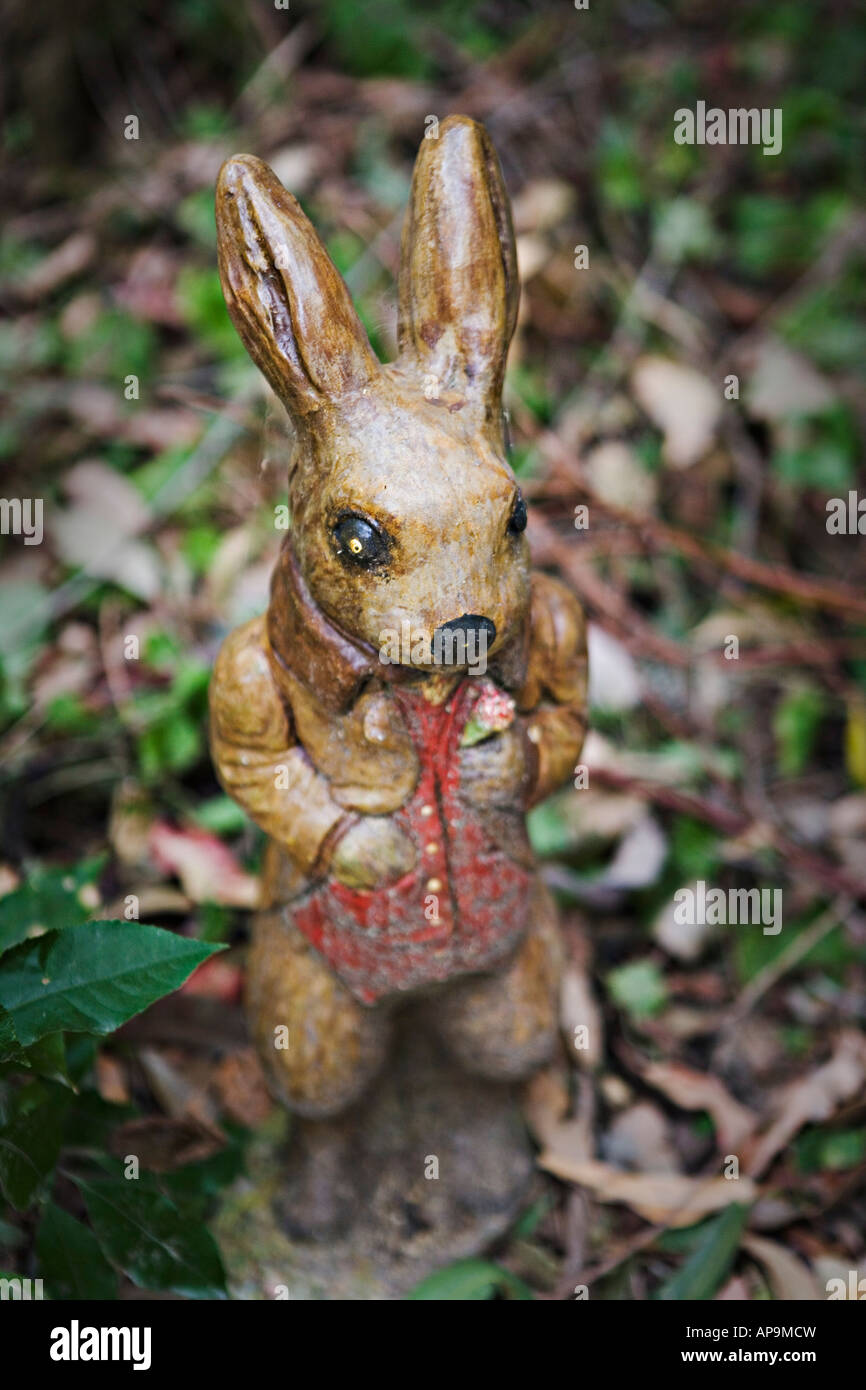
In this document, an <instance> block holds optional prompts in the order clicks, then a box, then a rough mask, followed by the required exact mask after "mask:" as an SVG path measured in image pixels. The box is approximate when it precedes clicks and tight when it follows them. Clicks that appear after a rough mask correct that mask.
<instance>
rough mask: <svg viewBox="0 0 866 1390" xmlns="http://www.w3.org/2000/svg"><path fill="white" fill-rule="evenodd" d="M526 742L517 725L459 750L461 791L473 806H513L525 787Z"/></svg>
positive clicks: (526, 765)
mask: <svg viewBox="0 0 866 1390" xmlns="http://www.w3.org/2000/svg"><path fill="white" fill-rule="evenodd" d="M528 776H529V760H528V756H527V749H526V738H525V735H524V733H523V730H522V728H521V727H520V725H519V724H518V725H515V724H512V726H511V727H510V728H508V729H505V730H504V731H503V732H502V733H501V734H494V735H493V736H492V738H487V739H485V740H484V741H483V742H482V743H474V744H472V745H471V746H470V747H469V748H462V749H461V750H460V791H461V793H462V795H463V796H464V797H465V799H466V800H467V801H471V802H472V804H473V805H475V806H513V805H514V803H515V801H518V802H519V801H520V800H521V798H522V796H523V794H524V792H525V790H526V786H527V783H528Z"/></svg>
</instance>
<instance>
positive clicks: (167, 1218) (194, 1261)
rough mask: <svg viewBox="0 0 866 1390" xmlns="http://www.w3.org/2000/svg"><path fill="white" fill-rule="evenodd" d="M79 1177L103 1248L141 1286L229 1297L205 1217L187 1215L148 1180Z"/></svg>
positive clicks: (206, 1295)
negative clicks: (198, 1217)
mask: <svg viewBox="0 0 866 1390" xmlns="http://www.w3.org/2000/svg"><path fill="white" fill-rule="evenodd" d="M74 1181H75V1183H76V1185H77V1186H78V1188H79V1189H80V1191H81V1193H82V1195H83V1197H84V1200H85V1202H86V1203H87V1212H88V1215H89V1217H90V1220H91V1222H92V1224H93V1229H94V1231H95V1233H96V1237H97V1240H98V1241H99V1244H100V1245H101V1247H102V1249H103V1251H104V1252H105V1254H106V1255H107V1256H108V1258H109V1259H110V1260H111V1261H112V1262H113V1263H114V1264H116V1265H118V1266H119V1267H120V1268H121V1269H122V1270H123V1272H124V1274H125V1275H126V1276H127V1278H129V1279H131V1280H132V1282H133V1283H134V1284H136V1285H137V1286H138V1288H140V1289H153V1290H158V1291H170V1292H172V1293H178V1294H183V1295H185V1296H186V1297H187V1298H224V1297H226V1296H227V1295H226V1288H225V1274H224V1272H223V1267H222V1261H221V1259H220V1254H219V1250H218V1249H217V1246H216V1243H215V1242H214V1240H213V1237H212V1236H211V1234H210V1232H209V1231H208V1230H207V1228H206V1227H205V1226H204V1225H203V1224H202V1223H201V1221H199V1220H189V1219H187V1218H185V1217H183V1216H182V1215H181V1214H180V1212H179V1211H178V1209H177V1207H176V1206H175V1205H174V1203H173V1202H170V1201H169V1199H168V1198H167V1197H165V1196H163V1194H162V1193H161V1192H159V1191H158V1190H157V1189H156V1188H155V1187H149V1186H146V1185H145V1181H144V1180H143V1179H129V1180H125V1179H118V1178H97V1179H95V1180H93V1181H90V1182H88V1181H85V1180H84V1179H83V1178H75V1180H74Z"/></svg>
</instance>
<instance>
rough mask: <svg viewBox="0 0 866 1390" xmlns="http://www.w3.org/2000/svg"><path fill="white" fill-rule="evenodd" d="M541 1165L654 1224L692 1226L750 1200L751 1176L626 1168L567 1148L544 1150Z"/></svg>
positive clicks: (751, 1192) (602, 1200) (605, 1200)
mask: <svg viewBox="0 0 866 1390" xmlns="http://www.w3.org/2000/svg"><path fill="white" fill-rule="evenodd" d="M538 1162H539V1166H540V1167H541V1168H544V1169H545V1170H546V1171H547V1172H548V1173H553V1174H554V1176H555V1177H558V1178H563V1179H564V1180H565V1181H566V1182H574V1183H577V1184H578V1185H579V1186H580V1187H585V1188H587V1189H588V1190H589V1191H590V1192H591V1193H592V1194H593V1196H594V1197H595V1198H596V1200H597V1201H599V1202H618V1203H622V1204H623V1205H624V1206H627V1207H631V1208H632V1210H633V1211H636V1212H637V1213H638V1215H639V1216H642V1217H643V1218H644V1220H645V1221H651V1222H653V1223H654V1224H656V1225H668V1226H691V1225H693V1223H694V1222H695V1221H700V1219H701V1217H703V1216H707V1215H709V1213H710V1212H713V1211H718V1210H719V1209H720V1208H721V1207H726V1206H727V1205H728V1203H729V1202H751V1201H753V1200H754V1197H755V1195H756V1188H755V1184H754V1183H753V1182H752V1181H751V1179H750V1178H738V1179H737V1180H736V1181H732V1180H730V1179H728V1178H690V1177H685V1176H682V1175H681V1174H678V1173H624V1172H623V1171H622V1170H621V1169H619V1168H613V1167H611V1165H610V1164H608V1163H598V1162H594V1161H589V1162H579V1161H575V1160H574V1159H573V1158H572V1157H571V1156H570V1155H569V1154H568V1153H567V1152H563V1151H562V1150H556V1149H553V1148H551V1149H548V1150H546V1151H545V1152H544V1153H543V1154H542V1155H541V1156H540V1158H539V1160H538Z"/></svg>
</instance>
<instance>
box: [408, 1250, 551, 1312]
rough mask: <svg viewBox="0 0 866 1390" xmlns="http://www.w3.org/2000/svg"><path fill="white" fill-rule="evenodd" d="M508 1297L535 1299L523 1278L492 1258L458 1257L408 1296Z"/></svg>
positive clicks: (452, 1299) (448, 1297)
mask: <svg viewBox="0 0 866 1390" xmlns="http://www.w3.org/2000/svg"><path fill="white" fill-rule="evenodd" d="M497 1293H498V1294H501V1295H503V1296H504V1297H505V1298H519V1299H528V1298H532V1297H533V1294H532V1290H531V1289H530V1288H529V1286H528V1285H527V1284H524V1282H523V1280H522V1279H518V1278H517V1276H516V1275H515V1274H511V1273H510V1271H509V1270H507V1269H502V1268H500V1266H499V1265H496V1264H492V1263H491V1262H490V1261H489V1260H458V1262H457V1263H456V1264H453V1265H449V1266H448V1268H447V1269H439V1270H437V1271H436V1273H435V1274H430V1275H428V1277H427V1278H426V1279H422V1280H421V1283H420V1284H416V1285H415V1287H414V1289H412V1290H411V1292H410V1293H408V1294H407V1295H406V1297H407V1298H410V1299H431V1298H436V1299H448V1300H451V1301H452V1302H453V1301H461V1302H462V1301H467V1300H474V1301H480V1300H482V1299H490V1298H493V1296H494V1295H495V1294H497Z"/></svg>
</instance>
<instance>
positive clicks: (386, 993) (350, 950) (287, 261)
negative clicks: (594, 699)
mask: <svg viewBox="0 0 866 1390" xmlns="http://www.w3.org/2000/svg"><path fill="white" fill-rule="evenodd" d="M216 210H217V228H218V245H219V268H220V275H221V279H222V285H223V292H224V295H225V300H226V304H227V306H228V309H229V313H230V315H231V317H232V320H233V322H234V324H235V327H236V328H237V331H238V333H239V334H240V337H241V338H242V340H243V342H244V344H245V346H246V348H247V350H248V352H249V354H250V356H251V357H252V359H253V361H254V362H255V364H256V365H257V366H258V367H259V369H260V370H261V372H262V373H263V375H264V376H265V378H266V379H267V381H268V382H269V384H270V386H271V387H272V389H273V391H274V392H275V393H276V395H277V397H278V398H279V399H280V401H281V402H282V403H283V404H284V405H285V407H286V410H287V412H288V415H289V417H290V420H291V423H292V425H293V427H294V446H293V453H292V456H291V461H290V465H289V506H290V513H291V531H290V532H289V533H288V534H287V538H286V540H285V543H284V545H283V548H282V551H281V555H280V558H279V561H278V564H277V567H276V569H275V572H274V575H273V581H272V587H271V597H270V604H269V607H268V611H267V613H266V614H265V616H264V617H261V618H257V619H255V620H253V621H251V622H248V623H246V624H245V625H244V626H242V627H240V628H238V629H237V630H235V631H234V632H232V633H231V634H230V636H229V637H228V638H227V640H226V641H225V643H224V645H223V646H222V649H221V650H220V653H219V656H218V659H217V662H216V667H215V671H214V678H213V681H212V686H211V743H212V749H213V757H214V762H215V764H216V767H217V770H218V774H219V777H220V780H221V782H222V784H223V786H224V788H225V789H226V791H227V792H228V793H229V794H230V795H231V796H232V797H233V798H234V799H235V800H236V801H237V802H238V803H239V804H240V805H241V806H242V807H243V808H244V809H245V810H246V811H247V813H248V814H249V815H250V816H251V818H252V819H253V820H254V821H255V822H256V823H257V824H258V825H259V826H261V827H262V829H263V830H264V831H265V832H266V834H267V836H268V847H267V851H266V857H265V867H264V874H263V880H264V900H263V903H262V907H261V910H260V911H259V913H258V914H257V916H256V919H255V923H254V934H253V942H252V946H251V950H250V954H249V958H248V981H247V1005H248V1014H249V1018H250V1023H251V1028H252V1031H253V1034H254V1036H255V1039H256V1042H257V1046H258V1048H259V1051H260V1054H261V1058H262V1061H263V1064H264V1068H265V1071H266V1074H267V1077H268V1081H269V1084H270V1086H271V1088H272V1090H273V1092H274V1094H275V1095H276V1097H278V1099H279V1100H280V1101H282V1102H283V1103H284V1105H285V1106H286V1107H288V1109H289V1110H290V1111H291V1112H293V1115H294V1116H295V1117H297V1118H296V1119H295V1120H294V1121H293V1127H294V1129H295V1131H296V1135H295V1138H294V1139H293V1143H295V1147H296V1150H297V1151H298V1152H300V1153H301V1154H302V1155H304V1157H303V1159H302V1160H298V1162H299V1163H300V1167H298V1169H297V1171H296V1172H295V1175H294V1179H293V1181H294V1189H293V1191H294V1198H293V1201H291V1202H287V1204H286V1206H285V1208H284V1210H283V1216H284V1218H285V1221H286V1222H287V1223H288V1225H289V1228H290V1229H291V1230H292V1232H293V1233H294V1234H295V1235H296V1236H297V1237H299V1238H301V1239H307V1240H310V1239H312V1238H316V1237H318V1238H320V1239H321V1238H324V1237H326V1236H327V1237H329V1238H330V1239H335V1238H337V1237H338V1236H339V1234H340V1232H341V1231H345V1229H346V1223H347V1222H350V1221H351V1219H352V1218H353V1216H354V1218H355V1219H360V1214H361V1209H362V1208H364V1207H365V1206H366V1205H367V1204H369V1203H370V1202H373V1204H374V1205H375V1200H374V1197H373V1196H371V1192H372V1191H373V1189H375V1188H376V1185H377V1180H378V1179H377V1175H376V1174H375V1173H374V1174H373V1176H372V1177H369V1178H368V1187H367V1189H366V1196H365V1195H364V1192H363V1191H359V1188H358V1182H359V1180H360V1178H361V1177H362V1174H361V1170H362V1169H363V1167H364V1164H363V1162H362V1161H361V1159H360V1157H359V1152H360V1150H359V1147H358V1146H359V1145H363V1144H364V1143H367V1145H368V1150H369V1142H370V1140H369V1126H365V1124H364V1118H363V1117H364V1113H365V1106H366V1105H369V1104H370V1103H371V1101H370V1096H371V1095H372V1094H373V1093H375V1091H376V1087H377V1085H379V1084H380V1082H381V1080H382V1078H384V1077H386V1076H387V1074H388V1072H389V1069H393V1068H394V1067H395V1066H396V1067H399V1066H401V1065H402V1066H404V1067H405V1065H406V1064H407V1062H406V1058H407V1054H408V1053H411V1052H412V1051H413V1049H414V1048H416V1047H417V1046H420V1044H419V1041H418V1040H419V1039H420V1037H421V1035H422V1034H423V1036H424V1038H425V1039H426V1041H425V1043H424V1048H426V1051H424V1057H423V1060H422V1062H420V1063H418V1066H419V1067H420V1071H418V1070H417V1068H416V1073H415V1076H414V1079H411V1078H409V1079H407V1077H406V1076H405V1075H404V1079H403V1082H402V1083H401V1084H402V1092H401V1096H402V1098H401V1099H400V1104H401V1105H404V1106H405V1105H406V1104H408V1105H413V1104H414V1105H416V1107H418V1106H420V1107H421V1108H422V1109H423V1107H424V1106H425V1105H426V1106H427V1111H426V1112H425V1113H426V1118H425V1119H424V1121H423V1123H425V1124H428V1125H429V1126H432V1127H433V1128H435V1122H436V1114H438V1115H439V1118H440V1119H442V1117H443V1115H445V1112H446V1111H447V1108H448V1101H447V1096H448V1087H449V1086H451V1087H453V1088H458V1089H459V1088H460V1087H461V1086H464V1088H465V1086H468V1087H469V1088H470V1089H469V1091H466V1090H465V1089H464V1091H463V1102H462V1109H461V1111H460V1114H459V1116H456V1117H455V1116H453V1115H452V1116H451V1117H450V1119H449V1118H447V1117H446V1118H445V1120H444V1121H443V1126H444V1127H443V1128H441V1131H440V1132H439V1133H438V1137H437V1136H436V1135H434V1134H433V1133H432V1130H431V1131H430V1132H429V1133H428V1131H427V1130H424V1129H423V1127H422V1130H421V1134H420V1138H419V1139H418V1144H419V1146H420V1147H419V1148H417V1149H416V1151H415V1153H413V1154H412V1155H411V1156H409V1157H407V1159H406V1161H407V1162H411V1164H413V1165H414V1168H413V1171H412V1173H411V1174H407V1175H406V1177H405V1182H404V1183H403V1184H402V1188H401V1184H400V1183H399V1182H398V1183H396V1184H395V1189H396V1190H397V1199H399V1200H403V1202H404V1206H405V1208H406V1210H408V1211H409V1212H410V1215H411V1212H412V1211H414V1213H415V1216H414V1222H415V1227H416V1228H417V1227H423V1228H424V1229H428V1230H429V1228H430V1227H432V1226H435V1224H436V1220H437V1217H436V1215H435V1211H434V1213H433V1216H432V1217H431V1216H430V1215H429V1213H428V1215H427V1216H425V1215H424V1211H423V1208H424V1202H425V1200H426V1196H425V1193H424V1191H423V1190H422V1191H421V1192H420V1196H419V1195H418V1192H417V1190H416V1189H418V1183H417V1179H421V1187H422V1188H423V1179H424V1177H425V1176H427V1177H428V1178H429V1176H430V1173H429V1171H426V1170H425V1164H426V1165H427V1169H429V1168H430V1163H429V1162H428V1160H429V1159H430V1158H431V1155H433V1156H437V1155H439V1153H440V1149H443V1150H447V1151H448V1152H449V1153H450V1154H451V1157H452V1158H453V1163H451V1164H450V1167H449V1164H448V1163H443V1165H442V1167H441V1168H440V1171H439V1174H438V1176H439V1179H440V1182H441V1183H444V1184H445V1185H446V1186H447V1184H448V1182H449V1181H452V1179H453V1183H454V1185H455V1186H454V1189H453V1190H452V1192H451V1193H450V1199H453V1200H454V1201H456V1202H457V1204H458V1205H460V1204H461V1203H462V1208H463V1210H464V1212H471V1211H472V1210H475V1211H476V1212H483V1211H488V1212H490V1211H491V1210H493V1209H494V1208H496V1206H497V1203H499V1205H500V1207H501V1208H502V1210H505V1208H506V1207H508V1206H509V1204H511V1206H513V1202H514V1200H515V1183H516V1187H517V1188H520V1190H521V1191H522V1190H523V1188H524V1187H525V1181H526V1178H527V1176H528V1169H527V1168H526V1166H525V1165H524V1166H523V1167H521V1168H520V1174H519V1181H517V1180H516V1179H515V1182H512V1181H511V1178H510V1177H509V1176H508V1175H509V1171H510V1170H509V1165H508V1159H507V1155H506V1154H505V1152H504V1148H505V1147H507V1145H508V1144H509V1143H512V1142H513V1135H514V1132H515V1131H514V1127H513V1124H512V1121H511V1120H509V1121H508V1123H503V1124H501V1125H499V1124H498V1121H497V1120H496V1118H495V1115H494V1111H496V1106H497V1104H499V1100H497V1099H496V1097H499V1098H500V1099H501V1097H503V1096H504V1095H505V1094H506V1092H507V1094H508V1096H509V1097H510V1098H511V1104H512V1109H513V1094H514V1085H515V1083H517V1082H519V1081H521V1080H522V1079H524V1078H526V1077H528V1076H529V1075H531V1074H532V1072H533V1071H534V1070H535V1069H537V1068H538V1067H539V1066H540V1065H541V1064H543V1063H544V1062H545V1061H546V1060H548V1059H549V1058H550V1056H551V1053H552V1050H553V1049H554V1047H555V1044H556V1038H557V1029H558V1025H557V1014H558V1008H557V992H558V976H559V971H560V946H559V941H558V936H557V928H556V921H555V912H554V907H553V904H552V901H551V899H550V896H549V894H548V892H547V890H546V889H545V887H544V886H543V884H542V882H541V880H540V878H539V877H538V875H537V873H536V870H535V869H534V866H533V857H532V852H531V849H530V845H529V840H528V837H527V833H526V826H525V813H526V811H527V809H528V808H529V807H531V806H533V805H534V804H536V803H537V802H539V801H540V800H541V799H542V798H544V797H545V796H547V795H548V793H550V792H551V791H552V790H553V789H555V788H557V787H558V786H560V785H561V784H562V783H563V782H564V781H565V780H566V779H567V778H569V777H570V776H571V774H572V771H573V768H574V765H575V762H576V760H577V758H578V755H579V753H580V748H581V744H582V741H583V737H584V732H585V722H586V653H585V627H584V620H583V616H582V613H581V610H580V608H579V605H578V603H577V602H576V600H575V598H574V597H573V596H572V595H571V594H570V593H569V592H568V590H567V589H565V588H564V587H563V586H562V585H561V584H560V583H559V582H558V581H556V580H554V579H553V578H551V577H548V576H547V575H545V574H543V573H540V572H533V571H532V570H531V567H530V560H529V548H528V544H527V539H526V536H525V534H524V532H525V528H526V524H527V512H526V506H525V504H524V501H523V498H522V496H521V493H520V489H519V487H518V485H517V482H516V480H515V476H514V473H513V471H512V469H511V467H510V466H509V463H508V462H507V458H506V447H505V431H504V416H503V409H502V403H501V392H502V382H503V374H504V370H505V359H506V354H507V351H508V346H509V342H510V340H511V336H512V333H513V331H514V326H515V320H516V316H517V303H518V291H519V287H518V280H517V268H516V253H515V242H514V234H513V230H512V224H511V213H510V207H509V202H508V196H507V193H506V190H505V186H504V182H503V178H502V174H501V170H500V167H499V163H498V160H497V157H496V154H495V151H494V149H493V147H492V144H491V142H490V138H489V136H488V134H487V132H486V131H485V129H484V128H483V126H481V125H479V124H478V123H476V122H475V121H473V120H470V119H468V118H467V117H464V116H452V117H449V118H448V119H447V120H445V121H444V122H443V123H442V125H441V127H440V128H439V134H438V138H434V139H429V138H425V139H424V140H423V141H422V143H421V149H420V152H419V154H418V158H417V161H416V165H415V170H414V176H413V182H412V189H411V200H410V205H409V210H408V215H407V217H406V221H405V226H404V231H403V237H402V246H401V269H400V278H399V329H398V341H399V355H398V357H397V360H396V361H395V362H392V363H389V364H388V365H382V364H381V363H380V362H379V361H378V359H377V357H376V355H375V354H374V352H373V351H372V349H371V347H370V344H369V342H368V339H367V336H366V334H365V331H364V329H363V327H362V326H361V323H360V321H359V319H358V316H357V314H356V312H355V309H354V307H353V305H352V300H351V298H350V295H349V292H348V290H347V288H346V286H345V284H344V283H343V281H342V279H341V277H340V275H339V274H338V272H337V270H336V269H335V267H334V265H333V264H332V262H331V260H330V259H329V257H328V255H327V252H326V251H325V249H324V247H323V246H322V243H321V242H320V240H319V238H318V236H317V235H316V233H315V231H314V230H313V227H312V226H311V224H310V222H309V221H308V219H307V217H306V216H305V214H304V213H303V211H302V210H301V208H300V206H299V204H298V203H297V202H296V200H295V199H294V198H293V197H292V196H291V194H289V193H287V192H286V191H285V190H284V189H283V187H282V186H281V184H280V183H279V181H278V180H277V178H276V176H275V175H274V173H273V172H272V171H271V170H270V169H269V168H268V167H267V166H266V165H265V164H263V163H262V162H261V161H260V160H258V159H256V158H254V157H253V156H251V155H238V156H236V157H234V158H231V159H229V160H228V161H227V163H226V164H225V165H224V166H223V168H222V171H221V173H220V176H219V182H218V187H217V202H216ZM431 1049H432V1050H431ZM422 1051H423V1049H422ZM443 1067H444V1068H445V1072H444V1073H443V1071H442V1068H443ZM437 1068H438V1073H437ZM448 1068H450V1071H449V1070H448ZM434 1073H435V1074H438V1076H439V1077H440V1081H439V1082H437V1081H436V1079H435V1075H434ZM442 1075H445V1076H446V1077H448V1078H450V1080H447V1081H446V1083H445V1085H444V1090H443V1088H442V1083H441V1077H442ZM437 1086H438V1087H439V1089H438V1090H437ZM473 1088H474V1089H473ZM497 1088H498V1090H497ZM434 1094H435V1095H436V1096H438V1097H439V1099H438V1101H437V1102H436V1104H435V1105H434V1104H433V1103H432V1101H431V1096H433V1095H434ZM491 1094H493V1096H494V1100H493V1101H492V1102H490V1101H489V1097H490V1095H491ZM485 1096H486V1097H487V1098H488V1099H487V1100H485ZM467 1097H468V1099H467ZM392 1101H393V1096H392ZM491 1105H492V1106H493V1108H492V1109H491ZM431 1107H432V1108H431ZM485 1107H486V1108H485ZM392 1109H393V1107H392ZM500 1110H501V1106H500ZM433 1112H436V1113H435V1114H434V1113H433ZM496 1113H500V1112H496ZM502 1113H504V1112H502ZM353 1116H354V1117H358V1116H360V1117H361V1119H360V1121H358V1120H357V1118H355V1120H354V1121H353V1124H354V1128H352V1124H349V1125H348V1128H347V1117H353ZM391 1120H392V1121H393V1124H392V1133H393V1132H395V1131H396V1132H397V1133H398V1135H399V1133H400V1132H401V1130H402V1132H403V1133H404V1137H405V1133H407V1132H408V1129H407V1127H406V1126H408V1125H409V1122H408V1121H406V1123H405V1124H404V1123H403V1121H401V1120H400V1118H399V1116H398V1115H397V1114H396V1112H393V1113H392V1115H391ZM461 1126H462V1134H461ZM509 1126H510V1128H509ZM409 1127H411V1126H409ZM352 1136H354V1137H352ZM359 1136H360V1137H359ZM509 1136H511V1137H509ZM434 1141H435V1142H434ZM395 1142H397V1141H395ZM491 1142H493V1151H492V1152H489V1148H490V1143H491ZM383 1143H384V1141H383ZM437 1144H438V1145H439V1148H437V1147H436V1145H437ZM485 1144H486V1145H487V1149H488V1151H487V1152H486V1153H485V1154H482V1152H481V1151H482V1149H483V1148H484V1146H485ZM449 1145H450V1149H449ZM497 1146H498V1147H497ZM385 1147H386V1148H387V1143H386V1144H385ZM389 1152H390V1151H389ZM391 1157H392V1158H393V1153H392V1154H391ZM368 1158H369V1160H370V1163H369V1164H368V1168H369V1166H370V1164H372V1167H373V1168H374V1169H375V1167H376V1163H377V1155H376V1154H375V1153H372V1154H370V1153H369V1152H368ZM378 1158H379V1159H381V1160H382V1161H383V1162H384V1158H383V1155H382V1153H381V1152H380V1154H379V1155H378ZM518 1166H519V1165H518ZM446 1170H447V1171H446ZM512 1176H513V1174H512ZM378 1177H381V1174H379V1175H378ZM371 1183H372V1187H370V1184H371ZM413 1184H414V1188H413ZM379 1187H381V1183H379ZM435 1187H436V1184H435V1183H428V1189H432V1188H435ZM410 1188H413V1190H416V1197H415V1198H413V1199H411V1200H410V1197H409V1196H407V1193H408V1191H409V1189H410ZM506 1189H507V1190H506ZM391 1195H392V1196H394V1194H393V1193H392V1194H391ZM376 1200H378V1199H376ZM419 1213H420V1214H419ZM404 1215H405V1212H404ZM382 1220H383V1221H384V1220H385V1218H384V1217H383V1218H382ZM443 1220H444V1218H443ZM458 1247H459V1249H460V1250H462V1251H464V1252H467V1251H469V1250H470V1249H471V1240H470V1241H468V1243H467V1241H466V1240H464V1241H463V1243H462V1244H460V1243H459V1242H458V1246H457V1247H455V1248H458ZM419 1268H420V1266H419Z"/></svg>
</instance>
